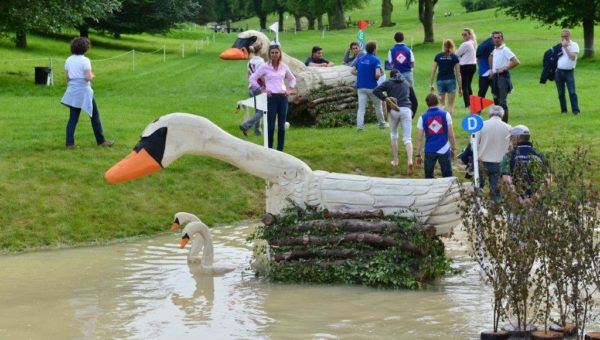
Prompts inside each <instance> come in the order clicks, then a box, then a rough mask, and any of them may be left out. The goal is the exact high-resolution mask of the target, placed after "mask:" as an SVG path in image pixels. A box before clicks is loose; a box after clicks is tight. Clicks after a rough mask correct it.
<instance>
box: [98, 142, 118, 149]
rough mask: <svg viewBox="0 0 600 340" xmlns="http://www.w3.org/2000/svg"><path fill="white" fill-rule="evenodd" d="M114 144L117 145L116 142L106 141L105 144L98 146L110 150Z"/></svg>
mask: <svg viewBox="0 0 600 340" xmlns="http://www.w3.org/2000/svg"><path fill="white" fill-rule="evenodd" d="M114 144H115V142H113V141H112V140H105V141H104V142H103V143H100V144H98V146H104V147H107V148H110V147H111V146H113V145H114Z"/></svg>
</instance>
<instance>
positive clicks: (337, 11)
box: [329, 0, 346, 30]
mask: <svg viewBox="0 0 600 340" xmlns="http://www.w3.org/2000/svg"><path fill="white" fill-rule="evenodd" d="M331 14H332V17H330V19H332V20H330V21H329V28H330V29H332V30H333V29H344V28H346V20H345V19H344V2H343V0H335V2H334V4H333V12H332V13H331Z"/></svg>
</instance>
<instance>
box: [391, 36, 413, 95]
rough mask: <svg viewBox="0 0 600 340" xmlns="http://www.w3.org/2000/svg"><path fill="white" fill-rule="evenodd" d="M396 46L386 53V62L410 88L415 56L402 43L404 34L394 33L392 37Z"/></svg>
mask: <svg viewBox="0 0 600 340" xmlns="http://www.w3.org/2000/svg"><path fill="white" fill-rule="evenodd" d="M394 40H395V41H396V45H394V47H392V48H391V49H390V51H389V52H388V62H389V63H390V66H391V67H392V69H395V70H398V71H400V73H401V74H402V76H403V77H404V79H406V81H408V83H409V84H410V86H414V82H413V69H414V68H415V55H414V54H413V52H412V50H411V49H410V48H408V46H406V44H405V43H404V33H402V32H396V34H395V35H394Z"/></svg>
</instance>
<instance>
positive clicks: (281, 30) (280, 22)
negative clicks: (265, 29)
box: [277, 9, 285, 32]
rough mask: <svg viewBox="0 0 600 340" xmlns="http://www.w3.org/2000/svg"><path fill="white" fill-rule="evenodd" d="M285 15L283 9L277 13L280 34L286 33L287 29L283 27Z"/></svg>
mask: <svg viewBox="0 0 600 340" xmlns="http://www.w3.org/2000/svg"><path fill="white" fill-rule="evenodd" d="M284 13H285V11H284V10H283V9H281V10H279V11H277V14H279V32H283V31H285V27H283V24H284V22H283V14H284Z"/></svg>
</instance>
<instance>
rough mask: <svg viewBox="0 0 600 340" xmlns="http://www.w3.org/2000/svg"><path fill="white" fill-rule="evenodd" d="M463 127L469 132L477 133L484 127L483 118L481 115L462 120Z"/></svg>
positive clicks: (472, 115) (469, 116)
mask: <svg viewBox="0 0 600 340" xmlns="http://www.w3.org/2000/svg"><path fill="white" fill-rule="evenodd" d="M462 127H463V130H465V131H467V132H470V133H475V132H477V131H479V130H481V128H482V127H483V118H481V117H480V116H479V115H474V114H471V115H468V116H466V117H465V118H464V119H463V120H462Z"/></svg>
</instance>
